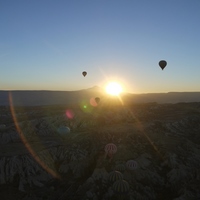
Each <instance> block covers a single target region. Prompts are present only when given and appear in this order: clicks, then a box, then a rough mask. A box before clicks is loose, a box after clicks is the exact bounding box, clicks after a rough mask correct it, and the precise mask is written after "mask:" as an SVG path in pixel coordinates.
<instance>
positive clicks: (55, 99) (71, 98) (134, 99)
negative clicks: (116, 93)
mask: <svg viewBox="0 0 200 200" xmlns="http://www.w3.org/2000/svg"><path fill="white" fill-rule="evenodd" d="M106 96H108V95H107V94H105V92H104V90H103V89H102V88H100V87H98V86H94V87H92V88H89V89H85V90H78V91H0V105H1V106H8V105H9V104H10V102H11V101H12V103H13V105H15V106H37V105H56V104H63V105H66V104H77V103H80V102H81V101H84V100H85V101H88V100H90V99H91V98H95V97H100V98H101V99H106ZM121 98H122V100H123V102H124V103H125V104H131V103H148V102H157V103H179V102H200V92H169V93H147V94H131V93H123V94H121ZM104 101H105V100H104Z"/></svg>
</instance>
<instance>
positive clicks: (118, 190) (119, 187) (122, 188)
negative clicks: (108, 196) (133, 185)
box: [112, 180, 130, 195]
mask: <svg viewBox="0 0 200 200" xmlns="http://www.w3.org/2000/svg"><path fill="white" fill-rule="evenodd" d="M112 188H113V190H114V192H115V194H118V195H126V194H128V192H129V190H130V186H129V183H128V182H127V181H125V180H118V181H115V182H114V184H113V186H112Z"/></svg>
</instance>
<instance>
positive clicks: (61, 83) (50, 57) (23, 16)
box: [0, 0, 200, 93]
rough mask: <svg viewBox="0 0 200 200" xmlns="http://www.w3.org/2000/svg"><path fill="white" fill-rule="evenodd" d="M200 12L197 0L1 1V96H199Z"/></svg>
mask: <svg viewBox="0 0 200 200" xmlns="http://www.w3.org/2000/svg"><path fill="white" fill-rule="evenodd" d="M199 10H200V1H199V0H191V1H190V0H167V1H166V0H151V1H149V0H120V1H119V0H17V1H16V0H0V27H1V28H0V90H79V89H86V88H90V87H93V86H95V85H98V86H101V87H104V86H105V85H106V84H107V82H109V81H118V82H120V83H121V84H122V86H123V89H124V90H125V91H128V92H133V93H151V92H170V91H180V92H181V91H200V64H199V59H200V12H199ZM162 59H164V60H166V61H167V63H168V65H167V67H166V68H165V69H164V70H163V71H162V70H161V69H160V68H159V66H158V62H159V61H160V60H162ZM84 70H85V71H87V72H88V75H87V76H86V77H85V78H84V77H83V76H82V74H81V73H82V71H84Z"/></svg>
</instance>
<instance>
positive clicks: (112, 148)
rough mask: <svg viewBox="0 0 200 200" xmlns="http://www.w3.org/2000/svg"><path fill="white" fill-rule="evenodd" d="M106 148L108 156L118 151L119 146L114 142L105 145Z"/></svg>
mask: <svg viewBox="0 0 200 200" xmlns="http://www.w3.org/2000/svg"><path fill="white" fill-rule="evenodd" d="M104 150H105V152H106V154H107V155H108V156H112V155H113V154H115V153H116V152H117V146H116V145H115V144H113V143H109V144H107V145H106V146H105V149H104Z"/></svg>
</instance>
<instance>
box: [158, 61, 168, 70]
mask: <svg viewBox="0 0 200 200" xmlns="http://www.w3.org/2000/svg"><path fill="white" fill-rule="evenodd" d="M166 65H167V62H166V61H165V60H161V61H160V62H159V66H160V68H161V69H162V70H163V69H164V68H165V67H166Z"/></svg>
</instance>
